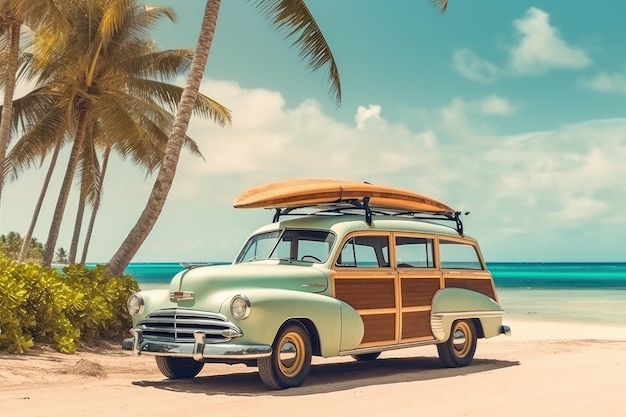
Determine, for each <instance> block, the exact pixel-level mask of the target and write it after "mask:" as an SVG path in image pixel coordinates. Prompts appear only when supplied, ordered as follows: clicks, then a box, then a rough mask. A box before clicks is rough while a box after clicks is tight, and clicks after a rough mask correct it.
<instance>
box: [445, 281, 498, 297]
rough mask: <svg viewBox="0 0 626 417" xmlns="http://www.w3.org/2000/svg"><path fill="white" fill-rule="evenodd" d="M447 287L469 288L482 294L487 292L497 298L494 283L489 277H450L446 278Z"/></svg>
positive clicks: (488, 295) (487, 294) (489, 295)
mask: <svg viewBox="0 0 626 417" xmlns="http://www.w3.org/2000/svg"><path fill="white" fill-rule="evenodd" d="M445 284H446V288H465V289H468V290H472V291H476V292H479V293H481V294H485V295H486V296H487V297H491V298H493V299H494V300H495V298H496V295H495V291H494V289H493V285H492V283H491V280H490V279H489V278H477V279H470V278H449V277H446V279H445Z"/></svg>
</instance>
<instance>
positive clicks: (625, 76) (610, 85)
mask: <svg viewBox="0 0 626 417" xmlns="http://www.w3.org/2000/svg"><path fill="white" fill-rule="evenodd" d="M582 84H583V85H584V86H585V87H587V88H589V89H590V90H594V91H598V92H601V93H613V94H626V73H613V74H607V73H600V74H598V75H596V76H595V77H593V78H587V79H583V80H582Z"/></svg>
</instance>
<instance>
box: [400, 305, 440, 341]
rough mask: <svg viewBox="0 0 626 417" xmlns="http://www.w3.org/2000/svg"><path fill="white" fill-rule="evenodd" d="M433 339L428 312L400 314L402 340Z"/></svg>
mask: <svg viewBox="0 0 626 417" xmlns="http://www.w3.org/2000/svg"><path fill="white" fill-rule="evenodd" d="M414 337H433V334H432V332H431V330H430V311H415V312H412V313H403V314H402V339H411V338H414Z"/></svg>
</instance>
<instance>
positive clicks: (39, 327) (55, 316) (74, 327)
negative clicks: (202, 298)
mask: <svg viewBox="0 0 626 417" xmlns="http://www.w3.org/2000/svg"><path fill="white" fill-rule="evenodd" d="M137 290H138V286H137V282H136V281H135V280H134V279H133V278H132V277H131V276H129V275H124V276H120V277H115V278H109V277H107V276H106V274H105V270H104V267H103V266H98V267H96V268H86V267H85V266H82V265H70V266H68V267H65V268H63V270H62V271H60V270H58V269H54V268H45V267H42V266H39V265H36V264H33V263H17V262H15V261H13V260H11V259H9V258H8V257H6V256H5V255H3V254H0V325H1V327H2V332H1V333H0V351H2V350H5V351H8V352H14V353H24V352H27V351H28V350H30V349H31V348H32V347H33V345H34V343H35V342H39V343H47V344H51V345H53V346H55V347H56V348H57V349H58V350H59V351H60V352H64V353H72V352H74V351H75V350H76V348H77V347H78V346H79V345H80V344H93V343H95V342H97V341H99V340H109V339H117V340H119V339H121V338H122V337H123V335H125V334H126V333H127V332H128V329H129V328H130V327H131V321H130V317H129V316H128V314H127V313H126V310H125V305H126V299H127V298H128V297H129V296H130V294H132V293H133V292H135V291H137Z"/></svg>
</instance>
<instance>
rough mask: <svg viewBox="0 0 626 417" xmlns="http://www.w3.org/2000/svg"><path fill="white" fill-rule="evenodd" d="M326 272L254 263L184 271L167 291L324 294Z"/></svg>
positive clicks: (300, 266)
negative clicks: (270, 290) (269, 290)
mask: <svg viewBox="0 0 626 417" xmlns="http://www.w3.org/2000/svg"><path fill="white" fill-rule="evenodd" d="M328 275H329V273H328V272H327V271H326V270H323V269H319V268H317V267H314V266H312V265H311V264H308V263H307V264H289V263H283V261H257V262H249V263H242V264H232V265H215V266H202V267H196V268H191V269H186V270H184V271H182V272H180V273H178V274H177V275H176V276H175V277H174V278H173V279H172V281H171V283H170V287H169V290H170V292H173V291H193V292H194V293H195V294H196V295H200V294H207V293H209V292H213V293H214V292H220V291H224V290H231V289H232V290H235V289H246V288H277V289H285V290H295V291H305V292H323V291H325V290H326V288H327V287H328Z"/></svg>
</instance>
